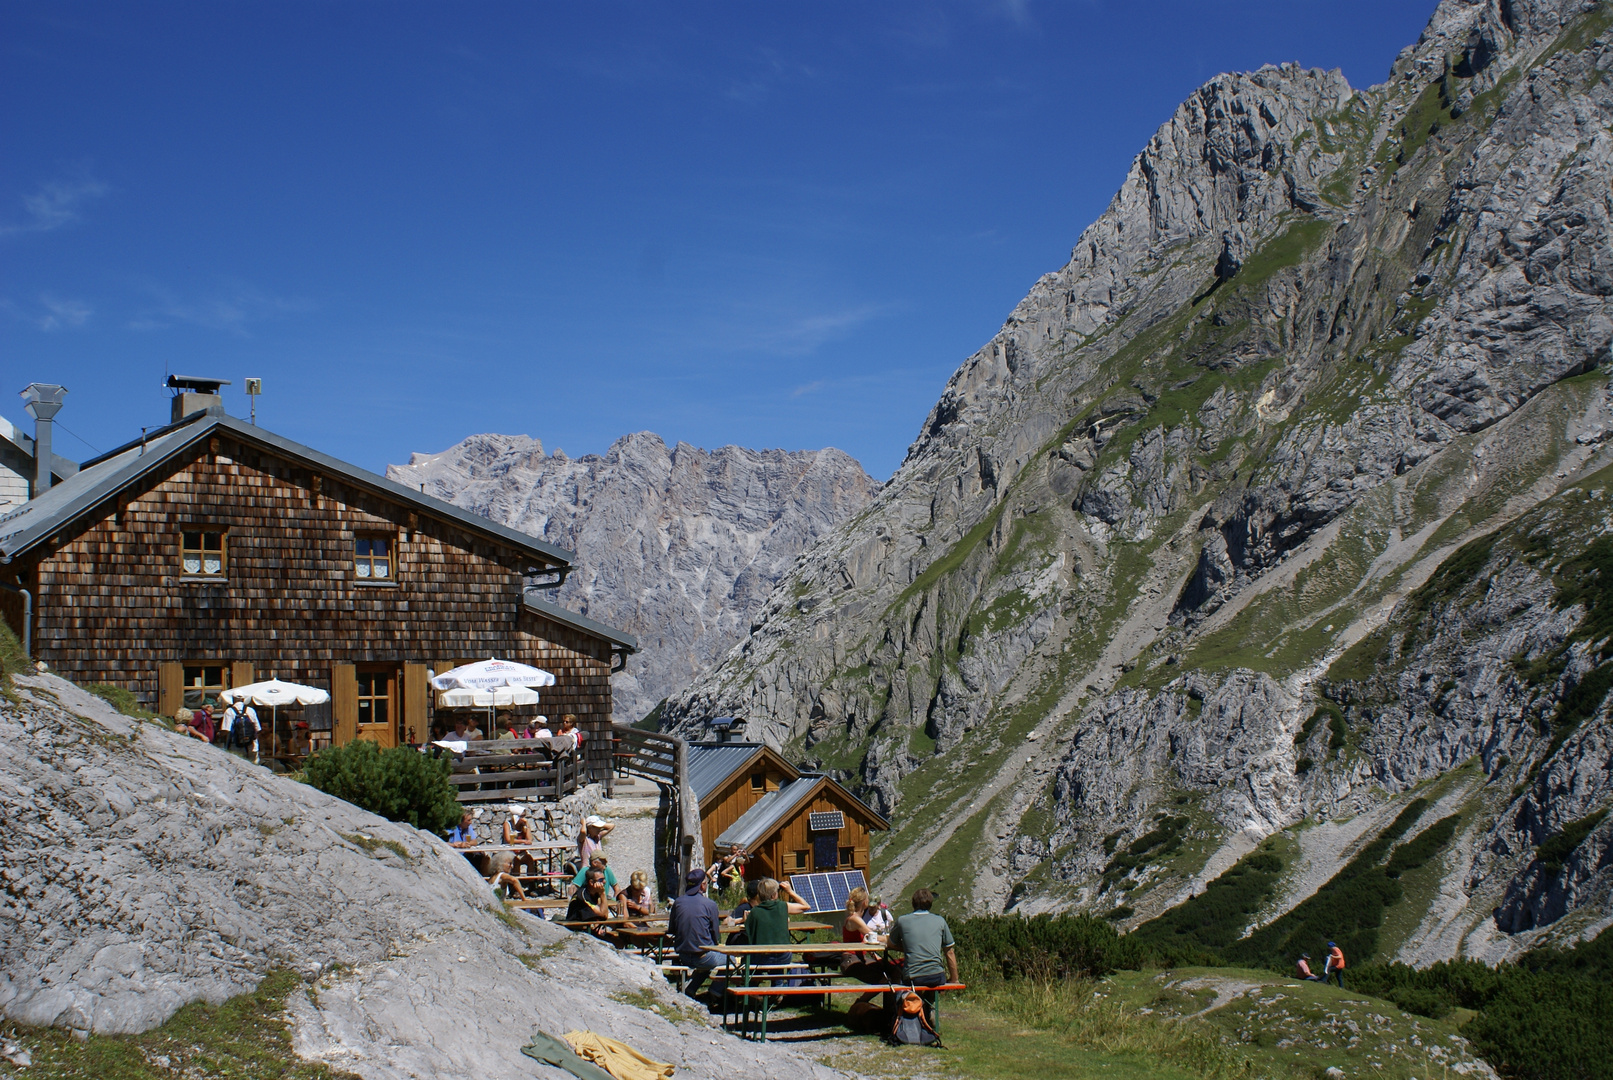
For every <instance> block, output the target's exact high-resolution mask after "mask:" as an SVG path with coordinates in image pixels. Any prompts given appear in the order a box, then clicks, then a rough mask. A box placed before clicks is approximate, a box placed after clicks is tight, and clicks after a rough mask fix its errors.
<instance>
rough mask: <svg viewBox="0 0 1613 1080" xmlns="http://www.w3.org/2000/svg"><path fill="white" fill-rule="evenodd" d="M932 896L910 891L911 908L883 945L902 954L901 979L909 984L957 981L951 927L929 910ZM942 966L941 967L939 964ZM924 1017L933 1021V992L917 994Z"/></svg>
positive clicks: (930, 984) (932, 902) (956, 957)
mask: <svg viewBox="0 0 1613 1080" xmlns="http://www.w3.org/2000/svg"><path fill="white" fill-rule="evenodd" d="M934 903H935V895H934V894H933V893H931V892H930V890H929V889H920V890H918V891H917V892H915V893H914V894H913V910H912V911H911V912H909V913H908V914H906V915H903V916H902V917H901V918H899V919H897V920H896V922H895V924H894V925H893V926H892V927H891V932H890V940H889V941H888V942H887V948H889V949H892V950H895V951H897V952H901V953H905V954H906V957H907V958H906V960H905V962H904V964H903V974H902V981H903V982H906V983H908V984H909V985H912V986H941V985H942V984H944V983H949V982H953V983H955V982H957V981H958V952H957V949H956V948H954V945H953V941H952V928H951V927H950V926H948V925H947V921H946V920H945V919H944V918H942V917H941V916H939V915H937V914H935V913H934V912H932V911H931V910H930V908H931V906H932V905H934ZM943 965H944V966H943ZM919 996H920V997H922V998H923V999H924V1011H925V1012H926V1013H927V1014H929V1015H928V1016H927V1017H926V1019H929V1020H931V1021H932V1023H933V1021H934V1012H935V995H934V994H920V995H919Z"/></svg>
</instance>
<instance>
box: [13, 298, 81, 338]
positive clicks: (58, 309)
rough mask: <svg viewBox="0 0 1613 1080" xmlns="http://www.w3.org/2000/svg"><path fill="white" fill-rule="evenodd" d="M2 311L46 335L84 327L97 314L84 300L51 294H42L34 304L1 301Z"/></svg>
mask: <svg viewBox="0 0 1613 1080" xmlns="http://www.w3.org/2000/svg"><path fill="white" fill-rule="evenodd" d="M0 310H3V311H4V312H5V313H6V314H7V315H10V316H11V317H12V318H13V319H17V320H18V321H20V322H25V323H28V324H30V325H32V326H34V327H35V328H37V329H39V330H43V331H44V332H46V333H50V332H51V331H52V330H61V329H64V328H66V327H71V326H83V325H84V324H85V323H86V322H88V321H89V319H90V316H91V315H93V314H94V313H95V312H94V309H93V308H91V307H90V305H89V304H87V303H85V302H84V301H82V300H73V299H68V298H65V297H60V296H54V295H52V294H50V293H40V294H39V299H38V300H37V301H36V302H35V303H33V304H19V303H17V302H15V301H13V300H9V299H8V300H0Z"/></svg>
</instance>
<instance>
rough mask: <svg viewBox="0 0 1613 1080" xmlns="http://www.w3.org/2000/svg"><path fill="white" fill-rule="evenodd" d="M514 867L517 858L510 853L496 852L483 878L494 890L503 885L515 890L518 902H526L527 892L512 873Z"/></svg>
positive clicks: (489, 861)
mask: <svg viewBox="0 0 1613 1080" xmlns="http://www.w3.org/2000/svg"><path fill="white" fill-rule="evenodd" d="M514 865H515V856H513V855H512V854H510V853H509V852H508V851H495V852H493V857H492V858H491V859H489V860H488V864H487V873H486V874H485V875H483V876H485V877H486V878H487V883H488V884H489V885H491V886H493V888H495V889H497V888H498V887H499V886H500V885H503V886H505V887H506V888H508V889H512V890H514V892H515V898H516V899H517V900H525V899H526V891H525V890H524V889H522V888H521V879H520V878H518V877H516V876H515V875H514V874H512V873H510V870H511V869H512V868H513V867H514Z"/></svg>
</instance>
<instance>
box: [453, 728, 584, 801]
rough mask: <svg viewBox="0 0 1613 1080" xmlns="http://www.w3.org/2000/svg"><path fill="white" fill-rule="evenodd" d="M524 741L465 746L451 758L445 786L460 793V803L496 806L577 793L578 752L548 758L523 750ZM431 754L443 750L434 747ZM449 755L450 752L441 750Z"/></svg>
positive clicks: (538, 752) (486, 742)
mask: <svg viewBox="0 0 1613 1080" xmlns="http://www.w3.org/2000/svg"><path fill="white" fill-rule="evenodd" d="M524 741H525V740H522V739H516V740H513V741H512V740H510V739H498V740H488V741H484V742H468V743H466V744H465V753H464V755H463V756H460V755H457V754H456V755H451V756H452V757H453V758H454V762H453V764H452V765H451V766H450V771H449V774H448V782H449V783H450V784H452V785H454V787H456V788H458V789H459V801H460V802H462V803H469V802H497V801H498V800H500V799H529V798H539V799H548V800H551V801H552V800H556V799H562V798H565V797H566V796H567V795H570V794H571V793H572V792H574V791H576V790H577V783H578V777H579V775H580V774H581V772H582V765H581V763H580V762H579V761H578V760H577V752H576V751H575V750H574V751H572V752H571V753H569V754H561V755H560V756H559V757H555V758H551V757H550V756H549V754H548V753H547V752H546V751H543V750H539V749H537V748H536V747H532V748H530V749H522V748H520V747H521V743H522V742H524ZM432 749H433V751H437V750H442V748H441V747H433V748H432ZM442 753H443V754H445V755H448V754H449V752H448V751H446V750H442Z"/></svg>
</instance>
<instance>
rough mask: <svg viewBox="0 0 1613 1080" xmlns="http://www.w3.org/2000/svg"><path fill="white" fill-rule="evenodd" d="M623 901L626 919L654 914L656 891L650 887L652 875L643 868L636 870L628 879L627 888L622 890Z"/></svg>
mask: <svg viewBox="0 0 1613 1080" xmlns="http://www.w3.org/2000/svg"><path fill="white" fill-rule="evenodd" d="M621 901H622V918H624V919H631V918H634V917H636V916H641V915H654V914H655V891H654V890H653V889H651V888H650V875H649V874H646V873H645V872H644V871H643V870H634V871H633V873H632V875H631V876H630V877H629V878H628V879H627V888H625V889H623V890H622V895H621ZM640 925H642V924H640Z"/></svg>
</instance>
